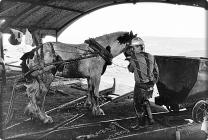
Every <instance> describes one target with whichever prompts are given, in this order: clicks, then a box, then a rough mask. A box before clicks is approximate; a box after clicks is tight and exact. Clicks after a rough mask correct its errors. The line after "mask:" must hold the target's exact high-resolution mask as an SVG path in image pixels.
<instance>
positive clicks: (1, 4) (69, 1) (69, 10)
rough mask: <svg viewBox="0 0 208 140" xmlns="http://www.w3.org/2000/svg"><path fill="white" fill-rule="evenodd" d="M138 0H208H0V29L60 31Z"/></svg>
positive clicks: (202, 0) (186, 0)
mask: <svg viewBox="0 0 208 140" xmlns="http://www.w3.org/2000/svg"><path fill="white" fill-rule="evenodd" d="M138 2H161V3H171V4H181V5H190V6H197V7H203V8H206V9H207V5H208V4H207V3H208V2H207V1H206V0H0V19H5V20H6V21H5V23H4V24H2V25H0V31H1V32H3V33H8V32H9V28H15V29H19V30H21V31H23V32H24V30H25V28H29V29H33V30H41V32H42V33H43V34H45V35H53V36H56V35H59V34H60V33H61V32H62V31H63V30H64V29H65V28H66V27H68V26H69V25H70V24H72V23H73V22H74V21H76V20H77V19H79V18H80V17H82V16H84V15H86V14H88V13H90V12H93V11H95V10H98V9H100V8H103V7H107V6H110V5H117V4H122V3H138Z"/></svg>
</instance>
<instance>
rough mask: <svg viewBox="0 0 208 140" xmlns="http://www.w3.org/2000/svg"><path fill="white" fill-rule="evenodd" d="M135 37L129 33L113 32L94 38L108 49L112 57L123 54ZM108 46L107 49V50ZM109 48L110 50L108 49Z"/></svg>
mask: <svg viewBox="0 0 208 140" xmlns="http://www.w3.org/2000/svg"><path fill="white" fill-rule="evenodd" d="M136 36H137V35H134V34H133V33H132V31H131V32H115V33H111V34H107V35H103V36H100V37H97V38H95V40H96V41H97V42H98V43H100V44H101V45H102V46H103V47H105V48H106V49H110V52H111V54H112V56H113V57H116V56H118V55H119V54H121V53H122V52H124V51H125V50H126V49H127V47H128V46H129V44H130V42H131V40H132V39H133V38H135V37H136ZM107 46H108V48H107ZM109 47H110V48H109Z"/></svg>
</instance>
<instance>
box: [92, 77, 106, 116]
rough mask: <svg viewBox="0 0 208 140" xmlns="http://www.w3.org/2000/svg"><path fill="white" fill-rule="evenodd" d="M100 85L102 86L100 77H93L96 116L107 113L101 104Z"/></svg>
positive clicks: (93, 102) (93, 101)
mask: <svg viewBox="0 0 208 140" xmlns="http://www.w3.org/2000/svg"><path fill="white" fill-rule="evenodd" d="M99 86H100V77H95V78H92V91H91V96H92V104H93V108H92V114H93V115H95V116H98V115H105V113H104V111H103V110H102V109H101V108H100V106H99Z"/></svg>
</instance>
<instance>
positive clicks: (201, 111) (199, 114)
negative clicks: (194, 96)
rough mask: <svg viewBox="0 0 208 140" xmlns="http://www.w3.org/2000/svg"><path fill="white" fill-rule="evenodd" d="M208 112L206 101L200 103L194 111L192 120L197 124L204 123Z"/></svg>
mask: <svg viewBox="0 0 208 140" xmlns="http://www.w3.org/2000/svg"><path fill="white" fill-rule="evenodd" d="M207 112H208V103H207V102H206V101H204V100H200V101H198V102H197V103H196V104H195V106H194V107H193V109H192V118H193V120H194V122H196V123H202V122H203V118H204V116H205V115H206V113H207Z"/></svg>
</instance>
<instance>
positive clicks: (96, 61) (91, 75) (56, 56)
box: [21, 32, 135, 122]
mask: <svg viewBox="0 0 208 140" xmlns="http://www.w3.org/2000/svg"><path fill="white" fill-rule="evenodd" d="M134 37H135V36H134V35H133V33H132V32H130V33H129V32H115V33H111V34H107V35H103V36H100V37H96V38H95V41H96V42H97V43H99V44H100V45H101V46H103V47H104V48H106V47H108V49H107V50H108V52H110V54H111V55H112V57H113V58H114V57H116V56H118V55H119V54H121V53H122V52H123V51H124V49H125V48H126V46H127V45H128V43H129V42H130V41H131V40H132V39H133V38H134ZM90 45H91V44H87V43H83V44H76V45H74V44H64V43H60V42H50V43H45V44H43V47H42V48H40V49H39V50H38V51H34V50H35V49H34V50H33V51H31V52H29V55H26V54H25V55H23V57H22V58H21V59H22V60H23V64H22V66H23V71H24V72H26V71H27V70H30V69H31V68H32V67H33V68H34V65H37V64H38V65H43V63H44V64H48V63H52V62H55V61H59V60H71V59H77V58H80V57H82V56H83V55H86V54H88V53H91V52H94V50H93V49H92V48H91V47H90ZM109 48H110V49H109ZM38 54H39V55H38ZM31 55H32V56H31ZM28 56H29V57H28ZM33 56H34V57H33ZM38 57H39V59H37V58H38ZM40 58H41V61H40ZM25 64H26V65H25ZM105 65H106V61H105V60H104V59H103V57H101V56H100V55H97V56H96V57H91V58H87V59H82V60H79V61H75V62H73V63H68V64H65V65H56V66H54V67H55V69H56V70H57V69H58V70H59V71H62V76H63V77H66V78H87V82H88V93H87V95H88V96H87V97H88V98H87V100H86V102H85V105H86V106H87V105H89V107H90V108H91V109H92V113H93V115H102V114H104V112H103V110H102V109H101V108H100V107H99V102H98V98H99V85H100V80H101V75H102V73H103V71H104V70H103V69H105V68H106V67H105ZM25 66H27V70H26V71H25V69H24V67H25ZM48 67H49V68H47V67H45V69H46V70H44V72H43V71H40V70H39V71H38V72H37V71H35V72H33V73H32V74H31V75H32V76H34V75H35V76H36V77H38V76H37V75H39V74H42V73H44V75H45V78H46V79H50V78H48V77H51V70H53V69H54V67H53V66H52V67H51V66H48ZM28 68H29V69H28ZM47 72H48V74H47ZM54 73H55V72H54ZM40 81H42V82H40ZM38 82H39V83H40V85H42V88H43V89H44V90H42V89H39V90H42V92H44V93H42V96H44V98H45V94H46V93H47V91H48V89H49V86H50V83H51V82H52V80H48V81H47V82H46V80H45V81H44V80H41V79H40V78H39V80H38ZM36 84H37V83H36ZM30 87H31V86H30ZM39 92H40V91H39ZM36 95H37V94H36ZM39 95H40V94H38V96H39ZM36 102H37V101H35V100H34V101H33V103H36ZM42 102H44V101H42ZM42 102H41V104H39V105H38V106H40V107H41V105H43V103H42ZM36 106H37V105H36ZM27 110H29V112H30V114H31V112H33V114H34V111H31V109H27ZM35 110H37V109H35ZM38 110H40V111H41V110H42V113H44V110H43V109H38ZM33 116H34V115H33ZM35 116H37V115H35ZM39 116H40V115H39ZM42 116H43V117H42V118H43V119H42V120H43V121H44V122H48V121H51V118H48V117H49V116H47V115H46V114H44V115H42ZM39 118H40V117H39Z"/></svg>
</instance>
